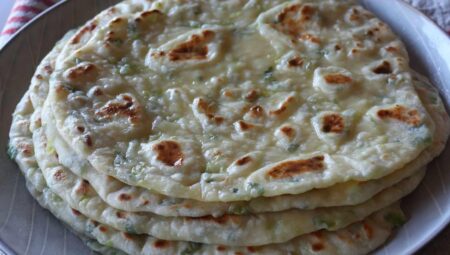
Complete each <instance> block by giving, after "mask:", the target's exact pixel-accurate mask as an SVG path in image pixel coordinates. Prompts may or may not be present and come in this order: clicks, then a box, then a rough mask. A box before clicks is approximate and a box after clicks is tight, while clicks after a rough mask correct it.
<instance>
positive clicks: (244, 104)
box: [48, 1, 446, 201]
mask: <svg viewBox="0 0 450 255" xmlns="http://www.w3.org/2000/svg"><path fill="white" fill-rule="evenodd" d="M355 4H356V2H355V1H293V2H286V1H270V3H256V2H253V1H248V2H247V1H226V2H221V1H218V2H216V1H189V2H187V3H182V2H178V1H164V2H161V3H154V4H151V5H150V4H148V2H146V1H133V2H125V3H122V6H127V7H128V9H127V8H118V9H116V11H115V15H116V16H115V18H113V19H111V20H110V21H109V22H104V23H103V24H104V25H102V26H99V27H97V28H96V30H95V31H94V35H93V36H92V38H90V39H89V40H88V41H87V42H86V43H85V45H84V46H83V47H82V48H80V49H77V50H76V51H71V50H70V49H69V50H66V51H65V52H64V53H63V54H61V56H60V57H59V58H58V59H59V60H58V62H57V63H56V66H57V68H56V70H55V72H54V74H53V76H52V79H51V81H50V94H49V98H48V100H49V102H50V105H51V108H52V112H53V114H54V117H55V123H56V127H57V129H58V131H59V132H60V133H61V134H62V137H63V138H64V139H66V142H67V143H68V144H69V145H70V146H71V147H72V148H73V149H74V150H75V151H76V152H77V153H79V154H80V155H81V156H82V157H84V158H86V159H87V160H88V161H89V162H90V163H91V164H92V166H93V167H94V168H95V169H97V170H98V171H100V172H103V173H105V174H108V175H111V176H114V177H116V178H117V179H119V180H121V181H123V182H125V183H128V184H132V185H136V186H141V187H145V188H147V189H150V190H153V191H156V192H159V193H162V194H165V195H170V196H174V197H183V198H193V199H197V200H203V201H233V200H248V199H251V198H254V197H260V196H276V195H281V194H298V193H302V192H305V191H308V190H311V189H314V188H323V187H329V186H331V185H333V184H336V183H340V182H344V181H348V180H357V181H366V180H371V179H376V178H380V177H383V176H385V175H388V174H390V173H392V172H394V171H395V170H397V169H399V168H401V167H403V166H405V165H406V164H408V163H409V162H411V161H413V160H414V159H415V158H416V157H417V156H418V155H419V154H420V153H421V152H423V151H424V149H426V148H427V147H428V146H430V145H431V144H432V142H433V137H432V134H433V132H434V130H435V129H436V127H435V125H434V123H433V121H432V119H431V118H430V116H429V114H428V112H427V111H426V109H425V108H424V106H423V105H422V103H421V101H420V99H419V97H418V96H417V93H416V91H415V90H414V87H413V85H412V80H411V75H410V70H409V68H408V57H407V54H406V52H405V50H404V47H403V45H402V43H401V42H399V41H398V40H397V38H396V36H395V35H394V34H393V33H392V32H391V31H390V29H389V28H388V27H387V26H386V25H385V24H384V23H382V22H380V21H379V20H378V19H376V18H374V17H373V16H372V15H371V14H370V13H368V12H367V11H365V10H364V9H362V8H361V7H359V6H358V5H355ZM213 7H214V8H213ZM231 13H233V15H230V14H231ZM442 137H446V134H443V136H442ZM440 138H441V137H440ZM429 160H431V158H426V159H425V160H423V161H421V163H427V162H428V161H429Z"/></svg>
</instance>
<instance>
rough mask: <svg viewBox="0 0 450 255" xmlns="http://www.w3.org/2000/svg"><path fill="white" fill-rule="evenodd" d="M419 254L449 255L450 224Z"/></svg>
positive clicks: (8, 4) (4, 6)
mask: <svg viewBox="0 0 450 255" xmlns="http://www.w3.org/2000/svg"><path fill="white" fill-rule="evenodd" d="M0 1H1V3H0V28H3V26H4V25H5V23H6V20H7V18H8V15H9V12H10V11H11V8H12V6H13V4H14V0H0ZM417 254H425V255H428V254H430V255H431V254H432V255H447V254H450V226H447V227H446V228H445V229H444V230H443V231H442V232H441V233H440V234H439V235H438V236H437V237H436V238H434V239H433V240H432V241H431V242H430V243H428V244H427V245H426V246H425V247H424V248H423V249H421V250H420V251H419V252H418V253H417Z"/></svg>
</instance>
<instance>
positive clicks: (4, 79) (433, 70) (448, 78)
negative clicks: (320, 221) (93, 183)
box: [0, 0, 450, 255]
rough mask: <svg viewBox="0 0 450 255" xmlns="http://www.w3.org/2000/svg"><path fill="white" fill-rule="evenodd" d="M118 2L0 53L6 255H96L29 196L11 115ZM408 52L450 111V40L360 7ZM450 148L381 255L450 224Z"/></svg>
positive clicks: (424, 26) (379, 1)
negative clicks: (12, 148) (77, 31)
mask: <svg viewBox="0 0 450 255" xmlns="http://www.w3.org/2000/svg"><path fill="white" fill-rule="evenodd" d="M115 2H118V1H117V0H77V1H74V0H71V1H65V2H62V3H60V4H58V5H57V6H55V7H53V8H52V10H50V11H47V12H46V13H44V14H42V15H40V17H38V18H36V19H34V21H33V22H32V23H31V24H29V25H28V26H26V27H25V28H23V29H22V30H21V31H20V32H19V33H18V34H17V35H16V36H15V37H14V38H13V39H12V40H11V41H10V43H8V44H7V45H6V46H5V47H4V48H3V49H2V50H1V51H0V123H1V125H0V148H1V152H0V208H1V209H0V240H2V243H0V255H2V251H1V250H4V252H5V253H6V254H14V253H16V254H45V255H51V254H67V255H79V254H90V251H89V249H87V248H86V247H85V246H84V245H83V244H82V242H81V241H80V240H79V239H77V238H76V237H75V236H73V235H72V234H71V233H70V232H69V231H68V230H66V229H65V228H64V227H63V226H62V225H61V224H60V223H59V222H58V221H57V220H56V219H55V218H54V217H53V216H51V215H50V214H49V213H48V212H47V211H45V210H43V209H42V208H41V207H39V205H37V203H36V202H34V200H33V199H32V198H31V196H30V195H28V192H27V191H26V189H25V183H24V178H23V177H22V176H21V175H20V174H19V171H18V168H17V166H16V165H15V164H14V163H13V162H11V161H10V160H9V159H8V157H7V155H6V153H5V149H4V148H6V144H7V140H8V138H7V137H8V131H9V125H10V123H11V113H12V111H13V110H14V108H15V105H16V103H17V102H18V101H19V99H20V97H21V96H22V94H23V93H24V92H25V90H26V89H27V87H28V84H29V81H30V78H31V76H32V74H33V72H34V69H35V67H36V66H37V64H38V63H39V61H40V60H41V59H42V57H43V56H45V54H46V53H47V52H48V51H49V50H50V49H51V48H52V47H53V45H54V43H55V42H56V41H57V40H58V39H59V38H60V37H61V36H62V35H63V34H64V33H65V32H66V31H68V30H69V29H71V28H74V27H77V26H79V25H81V24H83V23H84V22H85V21H86V20H87V19H88V18H90V17H93V16H94V15H95V14H97V13H98V12H100V11H101V10H103V9H105V8H106V7H108V6H110V5H112V4H114V3H115ZM361 2H362V3H363V4H365V6H366V7H367V8H369V9H370V10H372V11H373V12H374V13H376V14H377V15H378V16H379V17H380V18H381V19H383V20H384V21H386V22H387V23H389V24H390V25H391V27H392V28H394V30H395V31H396V32H397V33H398V34H399V35H400V36H401V37H402V39H403V41H404V42H405V43H406V44H407V47H408V50H409V53H410V55H411V64H412V66H413V67H414V68H415V69H416V70H418V71H420V72H422V73H424V74H425V75H427V76H428V77H430V78H431V80H432V81H433V83H434V84H435V85H436V86H438V87H439V89H440V91H441V92H442V96H443V97H444V100H445V101H446V104H447V105H448V104H449V103H450V84H449V82H450V40H449V38H448V37H447V35H446V34H445V33H444V32H442V31H441V30H440V29H439V28H437V26H436V25H434V24H433V23H432V22H431V21H430V20H429V19H428V18H426V17H425V16H423V15H422V14H420V13H419V12H417V11H416V10H414V9H413V8H411V7H409V6H408V5H406V4H404V3H403V2H401V1H400V0H361ZM449 156H450V148H448V147H447V149H446V150H445V152H444V153H443V154H442V155H441V157H439V158H438V159H437V160H435V161H434V162H432V163H431V164H430V167H429V171H428V174H427V176H426V178H425V180H424V182H423V183H422V184H421V186H420V187H419V188H418V189H417V190H416V191H415V192H414V193H413V194H412V195H410V196H409V197H407V198H406V199H405V202H404V203H403V204H404V205H405V209H406V212H407V214H408V215H409V217H410V221H409V222H408V223H407V224H406V225H405V226H404V227H402V228H401V229H400V231H399V232H398V233H397V235H396V236H395V237H394V238H393V239H392V240H391V241H390V242H389V243H388V244H387V245H386V246H385V247H383V248H382V249H380V250H379V251H378V252H377V254H393V255H397V254H411V253H413V252H414V251H417V250H418V249H419V248H420V247H422V246H423V245H424V244H425V243H426V242H427V241H429V240H430V239H431V238H433V237H434V236H435V235H436V234H437V233H438V232H439V231H440V230H441V229H442V228H444V227H445V225H446V224H447V223H448V222H449V221H450V193H449V189H450V172H449V171H445V170H447V169H446V168H447V166H448V165H449V158H450V157H449Z"/></svg>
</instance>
